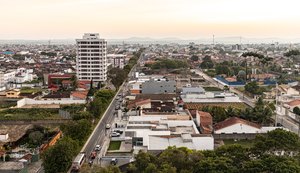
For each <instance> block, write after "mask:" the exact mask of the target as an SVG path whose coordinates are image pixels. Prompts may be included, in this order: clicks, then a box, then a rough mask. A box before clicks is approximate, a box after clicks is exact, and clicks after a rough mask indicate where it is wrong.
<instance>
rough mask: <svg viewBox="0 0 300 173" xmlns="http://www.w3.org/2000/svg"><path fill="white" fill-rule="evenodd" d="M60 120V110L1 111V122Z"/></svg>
mask: <svg viewBox="0 0 300 173" xmlns="http://www.w3.org/2000/svg"><path fill="white" fill-rule="evenodd" d="M43 119H60V116H59V115H58V109H40V108H28V109H5V110H2V111H0V120H43Z"/></svg>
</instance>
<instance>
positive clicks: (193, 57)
mask: <svg viewBox="0 0 300 173" xmlns="http://www.w3.org/2000/svg"><path fill="white" fill-rule="evenodd" d="M191 60H192V61H199V57H198V56H197V55H192V56H191Z"/></svg>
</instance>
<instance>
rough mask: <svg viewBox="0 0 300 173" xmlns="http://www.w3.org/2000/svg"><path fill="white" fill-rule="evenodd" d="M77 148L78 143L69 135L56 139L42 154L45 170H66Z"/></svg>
mask: <svg viewBox="0 0 300 173" xmlns="http://www.w3.org/2000/svg"><path fill="white" fill-rule="evenodd" d="M78 149H79V145H78V143H77V142H76V141H74V140H73V139H71V138H69V137H64V138H63V139H61V140H60V141H58V142H57V144H56V145H54V146H52V147H50V148H49V149H48V150H46V151H45V152H44V153H43V155H42V159H43V166H44V169H45V172H46V173H64V172H67V170H68V168H69V167H70V166H71V163H72V159H73V157H74V156H75V155H76V154H77V152H78Z"/></svg>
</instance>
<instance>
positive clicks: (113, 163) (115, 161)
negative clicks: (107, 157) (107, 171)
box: [110, 158, 118, 165]
mask: <svg viewBox="0 0 300 173" xmlns="http://www.w3.org/2000/svg"><path fill="white" fill-rule="evenodd" d="M117 163H118V159H117V158H112V159H111V161H110V164H112V165H116V164H117Z"/></svg>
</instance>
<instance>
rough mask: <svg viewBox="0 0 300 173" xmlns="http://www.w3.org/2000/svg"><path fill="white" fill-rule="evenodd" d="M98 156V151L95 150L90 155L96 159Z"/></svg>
mask: <svg viewBox="0 0 300 173" xmlns="http://www.w3.org/2000/svg"><path fill="white" fill-rule="evenodd" d="M96 156H97V153H96V152H95V151H93V152H92V153H91V156H90V157H91V160H94V159H95V158H96Z"/></svg>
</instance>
